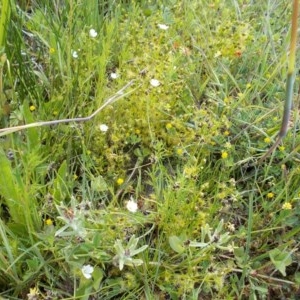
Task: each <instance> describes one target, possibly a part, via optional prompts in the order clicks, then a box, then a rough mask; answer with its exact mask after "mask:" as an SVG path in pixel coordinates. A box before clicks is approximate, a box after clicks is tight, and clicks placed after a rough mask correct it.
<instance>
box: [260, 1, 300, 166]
mask: <svg viewBox="0 0 300 300" xmlns="http://www.w3.org/2000/svg"><path fill="white" fill-rule="evenodd" d="M298 11H299V1H298V0H294V2H293V13H292V29H291V42H290V57H289V64H288V74H287V81H286V99H285V104H284V111H283V118H282V124H281V128H280V131H279V133H278V138H277V140H276V142H275V143H274V144H273V145H272V147H271V148H270V149H269V151H268V152H267V153H266V154H265V155H263V156H262V157H261V158H260V160H259V161H258V163H261V162H262V161H263V160H265V159H266V158H267V157H268V156H269V155H270V154H271V153H272V152H273V151H274V150H275V148H276V147H277V146H278V145H279V144H280V143H281V141H282V140H283V138H284V137H285V136H286V134H287V132H288V125H289V120H290V114H291V109H292V103H293V87H294V79H295V59H296V44H297V29H298Z"/></svg>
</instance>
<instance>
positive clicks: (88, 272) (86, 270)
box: [81, 265, 94, 279]
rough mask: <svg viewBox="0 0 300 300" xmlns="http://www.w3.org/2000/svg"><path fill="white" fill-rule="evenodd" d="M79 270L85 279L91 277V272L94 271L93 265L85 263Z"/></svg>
mask: <svg viewBox="0 0 300 300" xmlns="http://www.w3.org/2000/svg"><path fill="white" fill-rule="evenodd" d="M81 272H82V274H83V276H84V277H85V278H86V279H91V278H92V273H93V272H94V267H92V266H91V265H85V266H83V267H82V268H81Z"/></svg>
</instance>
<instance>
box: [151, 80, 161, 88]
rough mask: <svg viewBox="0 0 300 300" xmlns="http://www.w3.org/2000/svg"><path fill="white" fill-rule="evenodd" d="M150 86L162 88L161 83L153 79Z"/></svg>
mask: <svg viewBox="0 0 300 300" xmlns="http://www.w3.org/2000/svg"><path fill="white" fill-rule="evenodd" d="M150 84H151V85H152V86H154V87H158V86H160V82H159V81H158V80H157V79H151V80H150Z"/></svg>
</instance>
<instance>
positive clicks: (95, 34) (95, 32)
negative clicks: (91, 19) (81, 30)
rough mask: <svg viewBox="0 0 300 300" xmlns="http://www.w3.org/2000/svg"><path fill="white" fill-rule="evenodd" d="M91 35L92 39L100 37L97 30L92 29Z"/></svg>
mask: <svg viewBox="0 0 300 300" xmlns="http://www.w3.org/2000/svg"><path fill="white" fill-rule="evenodd" d="M89 35H90V37H91V38H95V37H96V36H97V35H98V32H97V31H96V30H95V29H93V28H92V29H90V31H89Z"/></svg>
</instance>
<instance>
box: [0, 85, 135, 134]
mask: <svg viewBox="0 0 300 300" xmlns="http://www.w3.org/2000/svg"><path fill="white" fill-rule="evenodd" d="M133 82H134V81H133V80H132V81H130V82H129V83H127V84H126V85H125V86H124V87H123V88H121V89H120V90H119V91H118V92H117V93H116V94H115V95H114V96H112V97H110V98H109V99H107V100H106V101H105V102H104V104H102V105H101V106H100V107H99V108H98V109H97V110H95V111H94V112H93V113H92V114H91V115H89V116H87V117H80V118H71V119H61V120H53V121H40V122H35V123H30V124H26V125H20V126H13V127H7V128H2V129H0V136H4V135H8V134H10V133H13V132H16V131H21V130H24V129H28V128H32V127H41V126H49V125H56V124H60V123H71V122H86V121H89V120H91V119H92V118H94V117H95V116H96V115H97V114H98V113H99V112H100V111H101V110H103V109H104V108H105V107H106V106H108V105H110V104H112V103H114V102H116V101H117V100H119V99H121V98H124V97H126V96H127V95H129V94H131V93H132V92H133V90H132V91H129V92H127V93H124V91H125V90H126V89H127V88H128V87H129V86H131V85H132V84H133Z"/></svg>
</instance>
